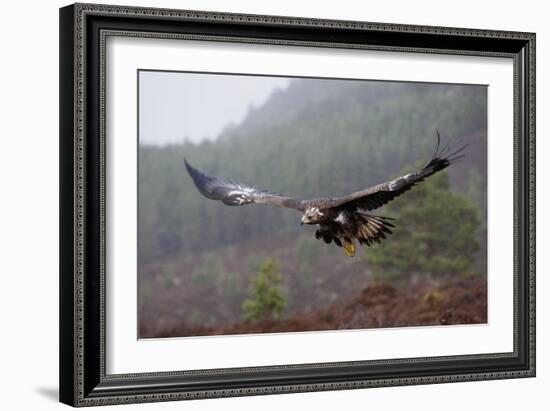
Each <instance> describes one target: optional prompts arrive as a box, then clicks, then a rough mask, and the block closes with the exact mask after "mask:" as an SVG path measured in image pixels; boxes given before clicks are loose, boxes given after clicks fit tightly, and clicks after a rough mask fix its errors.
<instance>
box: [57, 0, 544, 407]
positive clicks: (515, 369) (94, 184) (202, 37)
mask: <svg viewBox="0 0 550 411" xmlns="http://www.w3.org/2000/svg"><path fill="white" fill-rule="evenodd" d="M113 37H124V38H140V39H142V38H143V39H145V38H148V39H171V40H178V39H180V40H193V41H198V42H201V41H204V42H208V41H215V42H222V43H230V44H236V45H238V44H259V45H277V46H286V47H315V48H326V49H338V50H341V51H346V50H367V51H375V52H384V53H410V54H411V55H415V54H424V55H428V56H429V55H433V56H440V55H444V56H472V57H483V58H487V59H504V60H507V61H510V62H511V64H512V65H513V79H512V81H511V85H513V102H511V103H512V104H513V130H511V133H512V134H513V175H509V176H504V177H501V178H502V179H503V180H508V181H509V180H513V181H512V182H511V184H512V185H513V202H514V210H513V218H512V219H509V221H508V220H507V221H506V223H508V224H510V226H511V227H512V226H513V239H510V241H513V243H514V244H513V252H514V253H513V254H514V255H513V296H512V297H511V300H510V301H511V304H512V305H513V318H511V319H510V321H511V323H513V327H512V328H513V336H512V340H511V341H512V342H511V344H512V346H513V349H512V350H510V351H506V352H479V353H468V354H457V355H444V356H438V355H427V356H422V357H406V358H376V359H368V360H365V359H364V358H360V357H358V358H355V359H354V360H352V361H328V362H315V363H310V362H305V363H300V362H297V363H292V364H284V363H281V364H275V365H261V366H253V365H251V366H244V367H230V368H228V367H222V368H212V367H207V368H203V369H197V368H188V369H174V370H163V371H144V372H127V373H110V372H109V370H108V367H107V357H109V356H110V355H112V353H110V352H109V345H108V343H107V337H108V336H107V334H108V333H109V328H108V324H107V323H108V312H109V306H108V304H106V302H107V297H106V293H107V292H108V286H107V278H108V276H109V275H113V274H112V273H109V272H108V270H107V264H106V259H108V258H109V254H108V247H107V244H106V233H107V231H108V230H109V225H108V223H107V222H108V220H109V216H108V215H106V196H108V195H109V192H108V190H106V181H107V173H106V168H107V160H106V159H107V158H109V156H110V153H109V151H108V148H107V147H108V145H107V144H106V139H108V138H109V136H108V135H107V133H106V124H107V121H108V118H109V117H108V114H107V110H108V108H107V107H106V94H108V93H109V87H111V84H110V83H109V81H110V79H109V78H108V76H109V72H108V70H107V69H106V61H107V59H108V58H109V57H108V55H107V52H106V51H107V41H108V39H109V38H113ZM512 83H513V84H512ZM60 101H61V102H60V213H61V225H60V236H61V240H60V241H61V244H60V249H61V255H60V400H61V402H63V403H66V404H69V405H73V406H91V405H104V404H124V403H137V402H151V401H170V400H182V399H198V398H215V397H229V396H245V395H259V394H275V393H291V392H303V391H323V390H338V389H355V388H368V387H382V386H394V385H413V384H432V383H445V382H456V381H475V380H488V379H503V378H521V377H533V376H535V34H534V33H523V32H507V31H489V30H476V29H462V28H448V27H427V26H413V25H397V24H385V23H368V22H355V21H336V20H315V19H305V18H294V17H279V16H260V15H241V14H227V13H214V12H200V11H185V10H167V9H150V8H137V7H126V6H107V5H92V4H75V5H71V6H67V7H64V8H62V9H61V10H60ZM492 149H494V150H500V149H502V148H501V147H498V146H496V147H492ZM510 149H512V148H511V147H510ZM110 161H113V160H112V159H111V160H110ZM489 212H491V211H490V210H489ZM510 269H511V270H512V268H510ZM130 320H132V321H134V320H135V319H130ZM218 341H220V347H219V349H223V346H222V345H221V344H222V343H221V340H218Z"/></svg>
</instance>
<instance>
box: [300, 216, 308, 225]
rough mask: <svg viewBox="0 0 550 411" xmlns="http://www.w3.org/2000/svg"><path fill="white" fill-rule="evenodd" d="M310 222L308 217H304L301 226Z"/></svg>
mask: <svg viewBox="0 0 550 411" xmlns="http://www.w3.org/2000/svg"><path fill="white" fill-rule="evenodd" d="M308 222H309V218H308V217H307V216H303V217H302V219H301V220H300V225H304V224H307V223H308Z"/></svg>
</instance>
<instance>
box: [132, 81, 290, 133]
mask: <svg viewBox="0 0 550 411" xmlns="http://www.w3.org/2000/svg"><path fill="white" fill-rule="evenodd" d="M289 82H290V79H287V78H282V77H259V76H239V75H222V74H198V73H174V72H156V71H141V72H140V76H139V134H140V135H139V139H140V143H142V144H143V143H145V144H166V143H181V142H183V141H184V140H186V141H192V142H194V143H197V142H200V141H202V140H204V139H215V138H216V137H218V135H219V133H220V132H221V131H222V130H223V129H224V128H225V127H226V126H228V125H229V124H231V123H235V124H238V123H239V122H240V121H242V120H243V119H244V117H245V115H246V113H247V112H248V109H249V107H250V106H251V105H252V106H255V107H258V106H260V105H262V104H263V103H264V102H265V101H266V100H267V99H268V97H269V96H270V95H271V93H272V92H273V91H274V90H275V89H276V88H285V87H286V86H287V85H288V84H289Z"/></svg>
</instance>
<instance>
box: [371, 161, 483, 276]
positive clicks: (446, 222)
mask: <svg viewBox="0 0 550 411" xmlns="http://www.w3.org/2000/svg"><path fill="white" fill-rule="evenodd" d="M386 210H389V211H393V214H394V215H396V216H397V220H396V228H395V229H394V230H393V231H394V233H393V234H392V235H391V237H390V238H389V239H388V240H387V241H384V242H383V243H382V244H380V245H377V246H375V247H372V248H371V249H369V250H368V253H367V261H368V262H369V263H370V266H371V267H372V270H373V274H374V275H375V276H376V277H378V278H380V279H385V280H390V281H399V280H406V279H408V278H410V277H411V276H413V275H426V276H429V277H432V278H433V277H436V276H439V275H445V274H459V273H466V272H467V270H469V269H470V268H471V267H472V264H473V262H474V260H475V255H476V252H477V250H478V248H479V243H478V240H477V232H478V230H479V228H480V221H479V215H478V214H479V212H478V209H477V207H476V206H475V205H474V204H473V203H472V202H471V201H470V200H469V199H468V198H467V197H466V196H464V195H461V194H457V193H453V192H451V191H450V190H449V177H448V174H447V172H441V173H437V174H435V175H433V176H430V177H429V178H427V179H426V180H425V181H423V182H422V183H420V184H418V185H417V186H416V187H414V189H412V190H411V191H410V192H407V194H406V198H405V196H404V197H403V198H402V199H396V200H394V201H393V202H392V203H390V204H389V205H388V207H387V209H386Z"/></svg>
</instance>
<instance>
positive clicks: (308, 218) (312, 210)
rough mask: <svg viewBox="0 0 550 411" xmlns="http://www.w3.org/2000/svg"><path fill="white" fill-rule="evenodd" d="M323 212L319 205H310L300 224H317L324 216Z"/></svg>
mask: <svg viewBox="0 0 550 411" xmlns="http://www.w3.org/2000/svg"><path fill="white" fill-rule="evenodd" d="M323 215H324V214H323V213H322V212H321V211H320V210H319V207H309V208H307V209H306V211H305V212H304V215H303V216H302V221H301V222H300V225H303V224H317V223H319V222H320V221H321V219H322V218H323Z"/></svg>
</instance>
